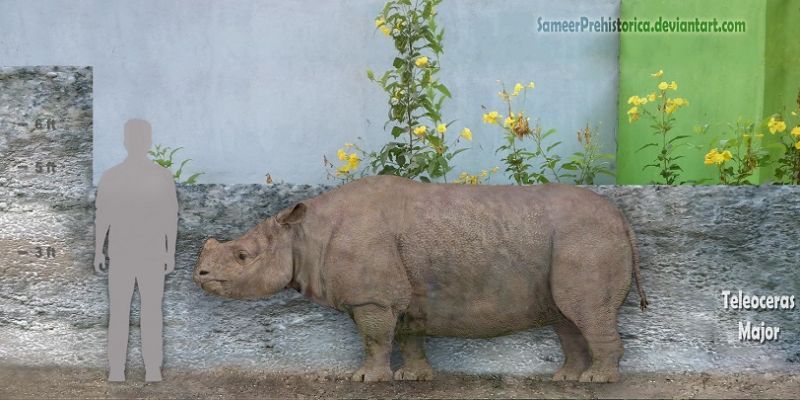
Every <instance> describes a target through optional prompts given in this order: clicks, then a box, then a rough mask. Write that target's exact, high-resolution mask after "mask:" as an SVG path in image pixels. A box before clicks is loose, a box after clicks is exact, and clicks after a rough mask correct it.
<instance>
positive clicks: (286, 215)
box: [275, 203, 307, 225]
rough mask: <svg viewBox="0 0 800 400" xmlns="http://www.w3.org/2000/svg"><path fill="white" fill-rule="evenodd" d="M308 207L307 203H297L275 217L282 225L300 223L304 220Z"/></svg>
mask: <svg viewBox="0 0 800 400" xmlns="http://www.w3.org/2000/svg"><path fill="white" fill-rule="evenodd" d="M306 208H307V207H306V205H305V203H297V204H295V205H294V207H290V208H287V209H284V210H282V211H281V212H279V213H278V215H277V216H276V217H275V220H277V221H278V223H279V224H281V225H294V224H299V223H300V222H303V217H305V215H306Z"/></svg>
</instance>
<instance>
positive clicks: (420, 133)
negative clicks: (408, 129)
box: [414, 125, 428, 136]
mask: <svg viewBox="0 0 800 400" xmlns="http://www.w3.org/2000/svg"><path fill="white" fill-rule="evenodd" d="M426 133H428V127H427V126H425V125H420V126H418V127H416V128H414V134H415V135H417V136H425V134H426Z"/></svg>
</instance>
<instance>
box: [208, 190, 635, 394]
mask: <svg viewBox="0 0 800 400" xmlns="http://www.w3.org/2000/svg"><path fill="white" fill-rule="evenodd" d="M633 243H634V240H633V232H632V231H631V229H630V227H629V225H628V223H627V222H626V220H625V217H624V216H623V215H622V214H621V212H620V211H619V210H618V209H617V208H616V206H614V205H613V204H612V203H611V202H610V201H609V200H607V199H605V198H604V197H602V196H600V195H597V194H595V193H593V192H591V191H588V190H585V189H581V188H577V187H574V186H566V185H538V186H525V187H520V186H490V185H484V186H466V185H448V184H425V183H418V182H413V181H411V180H407V179H403V178H398V177H392V176H378V177H369V178H364V179H361V180H358V181H355V182H352V183H349V184H346V185H343V186H341V187H339V188H337V189H335V190H332V191H330V192H328V193H325V194H323V195H320V196H318V197H314V198H311V199H308V200H306V201H304V202H302V203H298V204H297V205H295V206H293V207H290V208H288V209H285V210H283V211H281V212H280V213H278V214H277V215H276V216H274V217H272V218H269V219H267V220H265V221H263V222H262V223H260V224H258V225H257V226H255V227H254V228H252V229H251V230H250V231H248V232H247V233H246V234H245V235H244V236H242V237H240V238H239V239H236V240H233V241H230V242H226V243H219V242H217V241H216V240H214V239H209V240H208V241H207V242H206V243H205V245H204V246H203V250H202V252H201V253H200V256H199V259H198V261H197V266H196V268H195V271H194V280H195V282H197V283H198V284H199V285H200V286H201V287H202V288H203V289H204V290H206V291H207V292H210V293H214V294H217V295H219V296H223V297H228V298H238V299H241V298H259V297H265V296H270V295H272V294H274V293H277V292H279V291H280V290H283V289H284V288H287V287H290V288H294V289H295V290H297V291H299V292H300V293H302V294H303V295H305V296H306V297H307V298H309V299H311V300H312V301H314V302H316V303H319V304H322V305H325V306H328V307H332V308H335V309H337V310H340V311H344V312H346V313H348V314H349V315H350V316H351V317H352V318H353V320H354V321H355V323H356V325H357V327H358V330H359V332H360V334H361V336H362V337H363V340H364V348H365V351H366V359H365V361H364V365H363V366H362V367H361V369H359V370H358V371H357V372H356V373H355V374H354V375H353V379H354V380H363V381H385V380H391V379H392V378H394V379H403V380H423V379H432V377H433V371H432V369H431V367H430V366H429V365H428V362H427V360H426V358H425V352H424V347H423V344H424V336H426V335H427V336H453V337H466V338H478V337H493V336H499V335H504V334H508V333H511V332H514V331H518V330H522V329H526V328H530V327H537V326H545V325H554V327H555V331H556V333H557V334H558V337H559V339H560V341H561V346H562V348H563V350H564V354H565V361H564V365H563V366H562V367H561V369H559V370H558V371H557V372H556V373H555V376H554V377H553V378H554V379H556V380H580V381H581V382H614V381H617V380H619V377H620V375H619V359H620V357H621V356H622V352H623V350H622V342H621V341H620V337H619V334H618V333H617V310H618V308H619V307H620V305H621V304H622V302H623V301H624V299H625V297H626V296H627V294H628V290H629V288H630V284H631V276H632V275H634V274H635V275H634V276H636V278H637V284H638V272H639V270H638V265H637V264H638V261H637V258H638V257H637V253H636V248H635V246H634V244H633ZM639 295H640V298H641V305H642V308H644V307H645V306H646V304H647V302H646V300H645V298H644V293H643V292H642V290H641V289H640V290H639ZM393 340H394V341H396V342H397V343H398V345H399V346H400V350H401V353H402V355H403V359H404V364H403V366H402V367H401V368H400V369H398V370H397V371H395V372H394V374H392V371H391V369H390V367H389V357H390V354H391V350H392V342H393Z"/></svg>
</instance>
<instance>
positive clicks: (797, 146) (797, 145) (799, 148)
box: [794, 142, 800, 150]
mask: <svg viewBox="0 0 800 400" xmlns="http://www.w3.org/2000/svg"><path fill="white" fill-rule="evenodd" d="M794 148H795V149H797V150H800V142H797V143H795V144H794Z"/></svg>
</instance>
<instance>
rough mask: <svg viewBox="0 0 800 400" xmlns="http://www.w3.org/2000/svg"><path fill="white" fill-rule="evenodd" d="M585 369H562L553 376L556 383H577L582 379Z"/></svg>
mask: <svg viewBox="0 0 800 400" xmlns="http://www.w3.org/2000/svg"><path fill="white" fill-rule="evenodd" d="M581 372H583V368H581V369H577V368H565V367H561V369H559V370H558V371H556V373H555V374H553V380H554V381H577V380H578V379H580V377H581Z"/></svg>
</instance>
